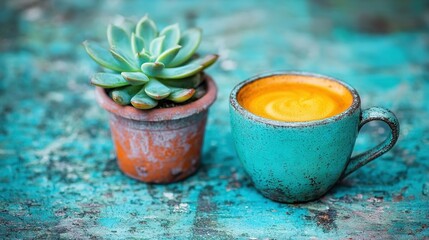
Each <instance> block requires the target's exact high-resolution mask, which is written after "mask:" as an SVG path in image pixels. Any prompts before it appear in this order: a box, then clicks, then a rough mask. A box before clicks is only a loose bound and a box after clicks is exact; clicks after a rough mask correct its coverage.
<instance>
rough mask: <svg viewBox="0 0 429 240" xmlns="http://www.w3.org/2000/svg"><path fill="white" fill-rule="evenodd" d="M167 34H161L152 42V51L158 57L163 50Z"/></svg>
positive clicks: (150, 48)
mask: <svg viewBox="0 0 429 240" xmlns="http://www.w3.org/2000/svg"><path fill="white" fill-rule="evenodd" d="M164 39H165V36H160V37H157V38H155V39H154V40H153V41H152V42H151V43H150V47H149V50H150V53H151V54H152V56H155V57H157V56H158V55H159V54H161V52H162V43H163V42H164Z"/></svg>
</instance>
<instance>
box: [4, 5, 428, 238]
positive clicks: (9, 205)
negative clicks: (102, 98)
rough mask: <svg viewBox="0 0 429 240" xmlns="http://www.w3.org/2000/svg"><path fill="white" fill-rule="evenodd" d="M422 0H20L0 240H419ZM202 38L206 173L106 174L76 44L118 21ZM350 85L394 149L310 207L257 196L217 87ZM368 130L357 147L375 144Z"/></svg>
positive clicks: (423, 228) (9, 8)
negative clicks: (388, 121)
mask: <svg viewBox="0 0 429 240" xmlns="http://www.w3.org/2000/svg"><path fill="white" fill-rule="evenodd" d="M427 11H428V4H427V1H410V2H407V1H403V2H402V1H365V2H362V1H353V3H351V2H349V1H347V2H345V1H336V0H325V1H288V2H283V1H264V2H261V1H256V0H254V1H137V0H135V1H124V2H122V1H90V0H88V1H73V0H67V1H59V0H50V1H49V0H48V1H22V0H16V1H15V0H13V1H12V0H10V1H1V3H0V50H1V51H0V66H1V68H0V79H1V80H0V166H1V171H0V238H39V239H46V238H66V239H68V238H107V239H121V238H122V239H123V238H137V239H142V238H143V239H154V238H177V239H187V238H195V239H210V238H212V239H231V238H242V239H264V238H271V239H285V238H292V239H299V238H304V239H307V238H311V237H315V238H321V239H324V238H331V239H332V238H333V239H335V238H347V237H351V238H356V239H361V238H380V239H381V238H382V239H390V238H403V239H409V238H411V239H422V238H424V237H426V238H427V237H429V146H428V145H429V120H428V119H429V104H428V102H429V97H428V94H429V73H428V70H429V68H428V66H429V57H428V56H429V24H428V21H427ZM146 12H148V13H149V14H150V15H151V16H152V17H153V18H154V19H156V20H157V22H159V23H162V24H164V26H166V25H168V24H170V23H171V22H175V21H178V22H180V23H181V24H182V25H183V26H194V25H196V26H199V27H201V28H203V29H204V38H203V43H202V45H201V46H200V52H201V53H211V52H217V53H219V54H220V55H221V58H220V60H219V61H218V63H217V64H216V65H214V66H213V67H211V68H210V69H209V70H208V73H209V74H211V75H212V76H213V77H214V78H215V80H216V81H217V83H218V87H219V89H220V92H219V97H218V100H217V102H216V104H215V105H214V106H213V107H212V109H211V112H210V117H209V122H208V127H207V135H206V139H205V143H204V149H203V150H204V151H203V159H202V162H203V164H202V167H201V169H200V171H198V173H197V174H195V176H193V177H191V178H189V179H187V180H186V181H183V182H180V183H176V184H171V185H146V184H143V183H139V182H137V181H134V180H132V179H130V178H128V177H126V176H124V175H123V174H122V173H121V172H120V171H119V170H118V168H117V165H116V162H115V156H114V154H113V148H112V142H111V140H110V135H109V129H108V120H107V113H106V112H104V111H103V110H102V109H101V108H99V107H98V106H97V104H96V103H95V98H94V93H93V87H92V86H90V85H89V84H88V81H89V76H90V75H91V74H92V73H94V72H96V71H97V65H96V64H95V63H93V62H92V60H91V59H90V58H89V57H87V56H86V54H85V53H84V51H83V48H82V47H81V46H80V43H81V42H82V41H83V40H85V39H93V40H97V41H102V40H104V39H105V33H104V31H105V29H106V26H107V24H108V23H109V22H116V21H120V20H121V17H120V16H119V15H125V16H131V17H135V18H138V17H140V16H141V15H143V14H145V13H146ZM274 70H301V71H308V72H316V73H321V74H325V75H330V76H334V77H337V78H339V79H342V80H344V81H345V82H347V83H349V84H350V85H352V86H354V87H355V88H356V89H357V90H358V92H359V93H360V95H361V97H362V103H363V108H367V107H370V106H383V107H386V108H390V109H391V110H392V111H393V112H395V113H396V115H397V117H398V118H399V121H400V123H401V130H402V131H401V135H400V139H399V142H398V144H397V145H396V146H395V147H394V149H393V150H392V151H390V152H389V153H387V154H385V155H383V156H382V157H381V158H380V159H377V160H375V161H374V162H372V163H370V164H369V165H367V166H365V167H364V168H362V169H360V170H358V171H356V172H355V173H353V174H351V175H350V176H349V177H348V178H347V179H345V180H344V181H343V182H341V183H340V184H339V185H338V186H337V187H335V188H334V189H333V190H332V191H331V192H330V193H329V194H328V195H326V196H324V197H323V198H322V199H320V200H318V201H315V202H312V203H307V204H294V205H288V204H280V203H276V202H272V201H270V200H268V199H266V198H264V197H262V196H261V195H260V194H258V193H257V192H256V190H255V189H254V188H253V187H252V186H251V184H250V181H249V180H248V178H247V177H246V176H245V175H244V172H243V169H242V168H241V166H240V164H239V161H238V159H237V156H236V153H235V151H234V149H233V147H232V146H233V143H232V138H231V131H230V125H229V118H228V96H229V92H230V91H231V89H232V88H233V86H235V85H236V84H237V83H239V82H240V81H242V80H244V79H246V78H248V77H250V76H252V75H256V74H259V73H261V72H266V71H274ZM386 130H387V128H386V127H385V125H383V124H377V123H374V124H370V125H369V126H365V127H364V128H363V131H362V132H363V134H360V136H359V138H358V140H357V146H356V148H357V151H363V150H365V149H368V148H370V147H371V146H373V145H374V144H375V143H376V142H379V141H381V140H382V139H383V138H384V137H385V134H386Z"/></svg>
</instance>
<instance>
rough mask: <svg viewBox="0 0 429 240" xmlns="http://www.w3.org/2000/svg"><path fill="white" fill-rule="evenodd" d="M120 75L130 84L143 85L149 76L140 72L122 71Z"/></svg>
mask: <svg viewBox="0 0 429 240" xmlns="http://www.w3.org/2000/svg"><path fill="white" fill-rule="evenodd" d="M121 75H122V77H123V78H124V79H125V80H127V82H129V83H130V84H131V85H143V84H145V83H147V82H149V77H148V76H146V75H145V74H144V73H141V72H122V73H121Z"/></svg>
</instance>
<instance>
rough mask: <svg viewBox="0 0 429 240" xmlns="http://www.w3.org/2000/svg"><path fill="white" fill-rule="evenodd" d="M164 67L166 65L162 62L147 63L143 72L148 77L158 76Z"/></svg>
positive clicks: (142, 67)
mask: <svg viewBox="0 0 429 240" xmlns="http://www.w3.org/2000/svg"><path fill="white" fill-rule="evenodd" d="M164 67H165V65H164V64H163V63H162V62H147V63H143V64H142V66H141V70H142V72H143V73H145V74H146V75H148V76H156V75H157V74H159V73H160V72H161V71H162V69H164Z"/></svg>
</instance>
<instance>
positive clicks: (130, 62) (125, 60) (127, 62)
mask: <svg viewBox="0 0 429 240" xmlns="http://www.w3.org/2000/svg"><path fill="white" fill-rule="evenodd" d="M110 53H111V54H112V56H113V57H114V58H115V59H116V60H117V61H118V62H120V63H121V64H122V65H124V66H128V69H127V70H126V71H130V72H136V71H139V67H138V65H137V63H136V61H135V60H134V59H132V58H130V57H128V56H127V54H125V53H124V52H122V51H121V50H120V49H110Z"/></svg>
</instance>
